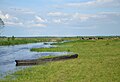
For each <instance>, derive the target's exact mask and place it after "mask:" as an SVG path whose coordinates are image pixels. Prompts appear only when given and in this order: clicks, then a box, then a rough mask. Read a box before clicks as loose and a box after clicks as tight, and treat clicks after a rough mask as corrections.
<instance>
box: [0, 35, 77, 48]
mask: <svg viewBox="0 0 120 82" xmlns="http://www.w3.org/2000/svg"><path fill="white" fill-rule="evenodd" d="M78 39H79V38H77V37H64V38H62V37H35V38H34V37H31V38H25V37H23V38H17V37H14V38H13V37H5V38H1V37H0V46H7V45H18V44H27V43H36V42H60V41H64V40H78Z"/></svg>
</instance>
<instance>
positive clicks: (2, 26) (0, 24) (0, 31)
mask: <svg viewBox="0 0 120 82" xmlns="http://www.w3.org/2000/svg"><path fill="white" fill-rule="evenodd" d="M4 25H5V24H4V22H3V20H2V19H1V18H0V35H1V33H2V29H3V28H4Z"/></svg>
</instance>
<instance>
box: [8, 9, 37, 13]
mask: <svg viewBox="0 0 120 82" xmlns="http://www.w3.org/2000/svg"><path fill="white" fill-rule="evenodd" d="M9 9H10V10H11V11H12V12H15V13H22V14H35V13H36V12H34V11H32V10H31V9H27V8H15V7H11V8H9Z"/></svg>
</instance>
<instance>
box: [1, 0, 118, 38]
mask: <svg viewBox="0 0 120 82" xmlns="http://www.w3.org/2000/svg"><path fill="white" fill-rule="evenodd" d="M0 18H1V19H2V20H3V21H4V23H5V27H4V29H2V35H4V36H16V37H29V36H111V35H112V36H113V35H114V36H116V35H118V36H119V35H120V0H0Z"/></svg>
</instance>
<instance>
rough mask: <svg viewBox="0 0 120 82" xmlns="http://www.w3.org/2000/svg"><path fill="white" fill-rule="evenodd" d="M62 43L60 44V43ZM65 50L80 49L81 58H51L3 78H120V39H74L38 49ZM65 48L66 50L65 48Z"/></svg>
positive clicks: (80, 81)
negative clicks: (44, 62) (58, 59)
mask: <svg viewBox="0 0 120 82" xmlns="http://www.w3.org/2000/svg"><path fill="white" fill-rule="evenodd" d="M57 45H58V44H57ZM59 49H60V51H64V50H70V52H74V53H78V54H79V56H78V58H77V59H71V60H66V61H57V62H50V63H46V64H43V65H37V66H33V67H31V68H26V69H24V70H21V71H17V72H15V73H13V74H12V75H9V76H7V77H6V79H5V80H2V81H12V82H21V81H27V82H34V81H40V82H58V81H59V82H89V81H90V82H107V81H110V82H119V81H120V79H119V78H120V63H119V62H120V51H119V49H120V40H95V41H80V40H78V41H73V42H65V43H60V44H59V45H58V47H57V48H50V49H48V48H44V49H37V48H36V49H34V51H42V52H43V51H48V50H49V51H59ZM61 49H62V50H61Z"/></svg>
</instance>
